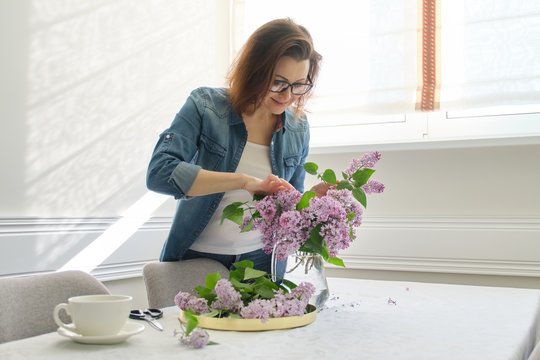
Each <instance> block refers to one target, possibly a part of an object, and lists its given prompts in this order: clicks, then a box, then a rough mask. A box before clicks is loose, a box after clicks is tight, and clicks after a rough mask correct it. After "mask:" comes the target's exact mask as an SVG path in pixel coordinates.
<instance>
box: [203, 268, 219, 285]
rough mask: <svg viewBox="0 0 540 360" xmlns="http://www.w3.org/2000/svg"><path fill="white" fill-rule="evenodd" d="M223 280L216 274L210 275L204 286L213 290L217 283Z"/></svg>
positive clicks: (207, 276)
mask: <svg viewBox="0 0 540 360" xmlns="http://www.w3.org/2000/svg"><path fill="white" fill-rule="evenodd" d="M220 279H221V274H220V273H218V272H217V271H216V272H213V273H208V274H207V275H206V279H205V282H204V284H205V285H206V287H207V288H208V289H213V288H215V287H216V284H217V282H218V281H219V280H220Z"/></svg>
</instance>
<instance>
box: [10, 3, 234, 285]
mask: <svg viewBox="0 0 540 360" xmlns="http://www.w3.org/2000/svg"><path fill="white" fill-rule="evenodd" d="M0 26H1V31H0V36H1V38H0V48H1V49H2V50H1V51H2V60H1V63H0V64H1V66H0V79H2V80H1V81H0V101H1V105H0V169H1V170H0V171H1V174H2V175H1V178H0V184H1V186H0V275H9V274H20V273H32V272H46V271H54V270H56V269H61V268H63V267H66V266H67V267H82V268H85V269H86V268H88V269H91V268H93V267H95V266H96V265H99V269H97V270H96V271H97V273H98V274H101V273H105V275H106V276H107V277H111V276H112V277H115V276H117V277H123V276H126V275H132V274H133V271H132V269H133V266H135V267H136V268H137V269H139V268H140V264H141V263H143V262H145V261H147V260H149V259H154V258H156V257H157V253H158V252H159V248H160V247H161V241H162V239H163V232H165V231H166V230H167V227H168V219H167V220H166V223H165V225H164V224H163V221H162V219H159V218H157V219H156V218H151V216H152V211H153V210H154V209H155V208H158V207H159V206H160V204H162V203H163V202H164V201H165V200H164V198H158V197H153V196H148V195H147V190H146V186H145V171H146V166H147V164H148V160H149V157H150V155H151V152H152V149H153V146H154V145H155V143H156V141H157V138H158V135H159V133H160V132H161V131H162V130H163V129H165V128H166V127H167V126H168V124H169V123H170V122H171V121H172V119H173V117H174V115H175V113H176V112H177V111H178V109H179V107H180V106H181V105H182V104H183V103H184V101H185V98H186V96H187V95H188V93H189V91H191V90H192V89H193V88H194V87H196V86H203V85H213V86H216V85H217V86H220V85H222V84H223V83H224V77H225V74H226V71H227V67H228V64H229V61H230V59H229V41H228V39H229V2H228V1H222V0H202V1H195V2H193V1H151V0H135V1H127V0H107V1H103V0H101V1H63V0H39V1H31V0H5V1H1V2H0ZM165 206H166V207H167V206H169V207H170V205H165ZM169 207H167V208H169ZM166 213H167V215H168V216H170V212H169V211H167V212H166ZM149 217H150V220H149V221H146V220H147V219H148V218H149ZM132 234H134V235H133V236H131V235H132ZM96 240H99V243H100V246H99V248H97V249H96V248H92V246H91V244H97V243H98V242H96ZM76 256H78V257H77V258H76V260H77V263H72V262H70V261H71V260H73V259H74V258H75V257H76ZM133 264H136V265H133ZM111 273H115V274H117V275H114V276H113V275H110V274H111Z"/></svg>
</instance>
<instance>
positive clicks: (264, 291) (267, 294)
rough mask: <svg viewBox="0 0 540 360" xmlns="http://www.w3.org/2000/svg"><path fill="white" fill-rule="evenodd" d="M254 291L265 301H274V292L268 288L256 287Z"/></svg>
mask: <svg viewBox="0 0 540 360" xmlns="http://www.w3.org/2000/svg"><path fill="white" fill-rule="evenodd" d="M254 290H255V293H256V294H257V295H259V296H260V297H261V298H263V299H272V298H273V297H274V290H272V289H271V288H269V287H267V286H255V288H254Z"/></svg>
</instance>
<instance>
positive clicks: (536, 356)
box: [528, 342, 540, 360]
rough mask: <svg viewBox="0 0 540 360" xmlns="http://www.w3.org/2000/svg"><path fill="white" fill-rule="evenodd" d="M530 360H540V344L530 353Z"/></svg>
mask: <svg viewBox="0 0 540 360" xmlns="http://www.w3.org/2000/svg"><path fill="white" fill-rule="evenodd" d="M528 360H540V342H538V343H536V346H535V347H534V349H533V351H532V352H531V353H530V355H529V357H528Z"/></svg>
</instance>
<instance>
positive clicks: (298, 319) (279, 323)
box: [179, 304, 317, 331]
mask: <svg viewBox="0 0 540 360" xmlns="http://www.w3.org/2000/svg"><path fill="white" fill-rule="evenodd" d="M315 310H316V309H315V306H313V305H311V304H310V305H308V313H307V314H304V315H302V316H287V317H281V318H270V319H268V320H266V321H265V322H262V321H261V320H259V319H232V318H213V317H207V316H197V319H198V321H199V325H198V326H199V327H201V328H205V329H212V330H228V331H266V330H280V329H292V328H296V327H300V326H306V325H308V324H311V323H312V322H313V321H315V317H316V316H317V311H315ZM179 319H180V321H182V323H185V319H184V312H183V311H182V310H180V316H179Z"/></svg>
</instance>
